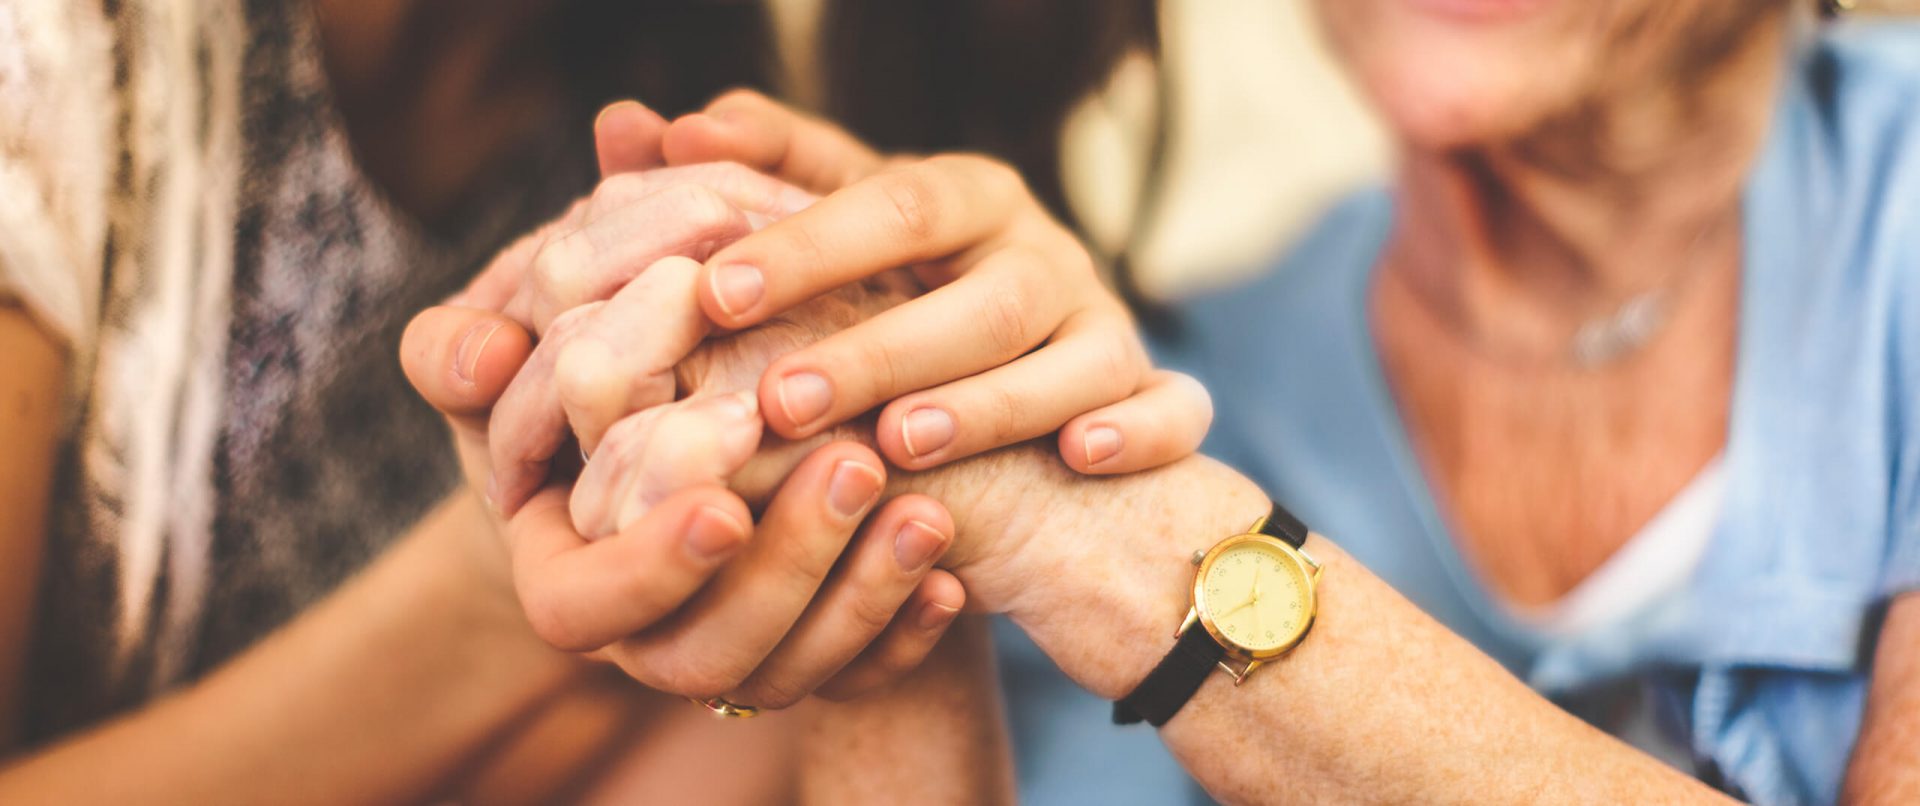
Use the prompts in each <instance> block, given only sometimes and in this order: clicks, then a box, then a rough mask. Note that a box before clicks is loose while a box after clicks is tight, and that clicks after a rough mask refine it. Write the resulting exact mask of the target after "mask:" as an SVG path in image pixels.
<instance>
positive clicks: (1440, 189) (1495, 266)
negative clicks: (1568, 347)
mask: <svg viewBox="0 0 1920 806" xmlns="http://www.w3.org/2000/svg"><path fill="white" fill-rule="evenodd" d="M1784 28H1785V25H1784V22H1783V21H1782V20H1780V19H1771V20H1766V21H1762V22H1761V23H1759V24H1758V25H1757V27H1756V29H1754V30H1750V31H1748V34H1749V35H1748V36H1745V37H1743V38H1742V39H1741V41H1740V43H1739V44H1738V46H1737V47H1733V48H1731V49H1729V50H1728V51H1727V52H1726V53H1725V54H1724V56H1723V57H1722V58H1720V59H1719V60H1718V61H1717V62H1715V63H1713V64H1706V65H1698V66H1697V68H1696V69H1697V71H1696V72H1693V74H1692V75H1691V76H1682V77H1679V78H1678V79H1676V77H1675V76H1674V75H1673V74H1672V73H1661V72H1660V71H1649V72H1650V77H1649V79H1648V80H1647V81H1645V82H1640V83H1639V85H1638V86H1622V87H1620V88H1618V90H1617V91H1612V92H1609V93H1608V94H1607V96H1606V97H1602V98H1595V99H1593V101H1592V102H1590V103H1588V104H1584V105H1582V107H1581V108H1580V109H1578V110H1577V111H1574V112H1571V113H1569V114H1566V115H1563V116H1560V117H1559V118H1557V119H1554V120H1551V121H1549V122H1548V123H1547V124H1545V125H1543V126H1540V127H1538V128H1537V129H1536V130H1534V131H1533V132H1530V133H1528V134H1527V135H1525V136H1522V137H1519V138H1516V139H1513V140H1511V141H1507V142H1501V143H1497V144H1492V145H1488V146H1484V147H1472V148H1462V149H1455V150H1450V151H1444V152H1425V153H1410V154H1408V155H1407V159H1406V161H1405V165H1404V169H1403V173H1402V175H1401V183H1400V185H1401V187H1400V191H1401V195H1402V198H1401V218H1400V231H1399V233H1398V235H1399V237H1398V238H1397V239H1396V240H1397V241H1398V244H1397V248H1396V250H1395V253H1394V254H1395V259H1397V260H1401V261H1403V262H1408V263H1409V264H1410V265H1407V266H1405V267H1404V268H1407V269H1410V270H1412V271H1414V272H1416V273H1418V274H1420V275H1423V277H1422V280H1423V281H1424V282H1427V283H1437V284H1441V285H1446V284H1460V283H1474V282H1476V280H1479V281H1483V282H1482V284H1483V285H1484V284H1486V283H1485V282H1484V281H1493V283H1492V284H1493V285H1497V286H1499V287H1501V288H1503V289H1505V290H1506V291H1508V292H1518V293H1522V294H1524V295H1526V296H1529V297H1535V298H1540V301H1542V302H1545V303H1547V304H1548V306H1549V307H1556V308H1564V309H1566V310H1568V311H1578V310H1583V309H1585V307H1586V306H1587V305H1588V304H1589V303H1591V302H1594V301H1606V300H1614V301H1617V300H1619V299H1620V298H1622V297H1624V296H1627V295H1631V294H1635V293H1639V292H1641V291H1645V290H1647V289H1649V288H1651V287H1654V286H1657V285H1659V284H1660V283H1662V282H1663V281H1664V280H1665V279H1666V278H1668V277H1671V276H1673V275H1674V273H1675V272H1676V271H1677V270H1683V265H1684V264H1686V263H1688V262H1690V261H1691V262H1705V261H1710V260H1714V259H1719V258H1725V257H1727V256H1728V255H1727V254H1725V252H1726V250H1733V254H1737V249H1738V242H1739V240H1738V237H1737V234H1738V228H1737V227H1736V226H1733V225H1734V224H1735V223H1736V222H1737V221H1738V211H1739V207H1740V196H1741V189H1742V187H1743V185H1744V182H1745V177H1746V175H1747V173H1748V172H1749V170H1750V169H1751V167H1752V163H1753V161H1754V159H1755V158H1756V156H1757V154H1758V152H1759V149H1760V146H1761V143H1762V141H1763V140H1764V139H1765V136H1766V133H1767V129H1768V123H1769V120H1770V118H1771V110H1772V106H1773V98H1774V95H1775V91H1776V85H1777V83H1778V80H1779V75H1780V69H1779V65H1780V61H1781V59H1782V58H1783V56H1784V53H1785V48H1784V46H1783V41H1782V37H1783V31H1784ZM1652 76H1658V77H1657V78H1655V77H1652ZM1703 251H1705V252H1707V253H1712V252H1715V251H1719V252H1721V253H1722V254H1719V255H1714V254H1705V255H1703V254H1701V253H1702V252H1703Z"/></svg>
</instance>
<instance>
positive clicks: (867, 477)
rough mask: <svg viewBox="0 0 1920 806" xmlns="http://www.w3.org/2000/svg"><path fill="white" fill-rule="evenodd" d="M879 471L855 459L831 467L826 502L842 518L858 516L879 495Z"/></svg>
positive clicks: (850, 518)
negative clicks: (831, 474)
mask: <svg viewBox="0 0 1920 806" xmlns="http://www.w3.org/2000/svg"><path fill="white" fill-rule="evenodd" d="M880 481H881V479H880V471H878V470H874V469H873V468H871V467H868V466H866V465H863V464H861V463H859V462H855V461H851V460H849V461H844V462H841V463H840V464H839V465H837V466H835V467H834V469H833V478H832V479H831V480H829V481H828V482H827V504H828V505H829V506H831V507H833V512H834V514H836V515H839V516H840V517H841V518H843V519H847V520H852V519H853V518H857V517H860V515H861V514H862V513H864V512H866V511H867V507H870V506H873V502H874V500H875V499H877V498H879V497H880Z"/></svg>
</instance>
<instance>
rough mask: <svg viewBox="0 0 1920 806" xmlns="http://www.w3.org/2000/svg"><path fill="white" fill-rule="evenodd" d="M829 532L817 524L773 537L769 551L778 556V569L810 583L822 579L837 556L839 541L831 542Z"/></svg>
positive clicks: (826, 528) (827, 528)
mask: <svg viewBox="0 0 1920 806" xmlns="http://www.w3.org/2000/svg"><path fill="white" fill-rule="evenodd" d="M831 531H832V530H831V529H830V528H829V527H826V526H824V525H816V526H814V527H813V528H800V529H792V530H786V531H784V532H783V533H781V534H780V535H779V536H777V537H775V538H774V539H773V546H772V547H771V548H772V550H773V551H774V552H776V554H777V556H778V557H779V561H780V567H782V568H785V569H787V571H788V573H790V574H793V575H794V576H796V577H804V578H806V579H807V580H810V581H817V580H819V579H821V578H823V577H825V576H826V574H827V569H829V568H832V567H833V561H834V560H835V559H836V558H837V557H838V556H839V553H840V545H839V542H838V541H835V540H832V539H830V537H831Z"/></svg>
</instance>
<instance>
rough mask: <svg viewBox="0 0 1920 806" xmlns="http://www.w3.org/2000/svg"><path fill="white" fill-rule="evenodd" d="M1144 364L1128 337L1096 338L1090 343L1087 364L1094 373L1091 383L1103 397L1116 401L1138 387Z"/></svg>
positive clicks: (1123, 335) (1112, 335) (1108, 336)
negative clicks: (1090, 353) (1101, 392)
mask: <svg viewBox="0 0 1920 806" xmlns="http://www.w3.org/2000/svg"><path fill="white" fill-rule="evenodd" d="M1145 363H1146V356H1145V354H1144V353H1143V352H1142V348H1141V347H1140V346H1139V345H1138V344H1136V343H1135V341H1134V339H1133V337H1132V335H1131V334H1128V333H1115V334H1110V335H1105V336H1100V337H1098V338H1096V339H1095V340H1094V342H1093V355H1092V356H1090V360H1089V365H1090V366H1091V367H1092V368H1093V371H1094V372H1097V373H1098V375H1097V376H1096V377H1095V378H1094V380H1095V382H1096V383H1098V384H1099V385H1100V386H1099V388H1101V389H1102V390H1104V391H1105V392H1106V393H1107V394H1106V397H1109V398H1113V399H1119V398H1122V397H1125V396H1126V395H1129V394H1131V393H1132V392H1133V390H1134V389H1136V388H1138V387H1139V385H1140V383H1139V382H1140V371H1141V369H1142V367H1143V366H1144V365H1145Z"/></svg>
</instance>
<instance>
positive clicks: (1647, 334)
mask: <svg viewBox="0 0 1920 806" xmlns="http://www.w3.org/2000/svg"><path fill="white" fill-rule="evenodd" d="M1672 290H1673V288H1672V286H1668V287H1666V288H1656V289H1652V290H1648V291H1642V292H1640V293H1638V294H1635V295H1633V296H1632V297H1629V298H1628V299H1627V301H1626V302H1623V303H1621V304H1620V307H1618V308H1615V309H1614V310H1613V312H1612V313H1609V314H1604V315H1601V316H1596V317H1594V318H1592V319H1588V320H1587V321H1585V322H1582V323H1581V324H1580V327H1579V328H1578V329H1576V330H1575V331H1574V332H1573V341H1572V342H1571V343H1570V344H1569V345H1568V347H1567V353H1568V358H1569V359H1570V360H1572V361H1573V364H1574V365H1575V366H1577V367H1580V368H1581V369H1593V368H1596V367H1601V366H1605V365H1607V364H1611V363H1613V362H1615V361H1618V360H1620V359H1622V358H1625V357H1627V356H1629V355H1632V354H1634V353H1636V352H1639V351H1640V348H1642V347H1645V346H1647V342H1650V341H1653V337H1654V336H1656V335H1658V334H1659V333H1660V329H1661V328H1662V327H1664V326H1665V325H1666V324H1667V312H1668V309H1669V307H1671V306H1669V305H1668V300H1667V298H1668V296H1669V295H1670V294H1671V292H1672Z"/></svg>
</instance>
